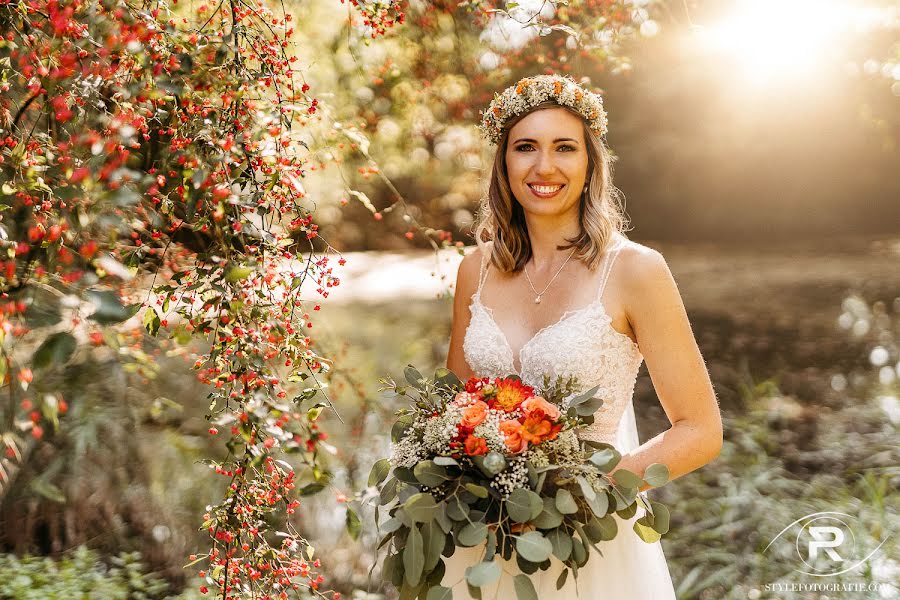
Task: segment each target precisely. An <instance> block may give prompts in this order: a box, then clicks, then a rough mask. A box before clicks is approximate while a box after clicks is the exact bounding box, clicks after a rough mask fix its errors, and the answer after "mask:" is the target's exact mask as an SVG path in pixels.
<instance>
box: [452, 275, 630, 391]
mask: <svg viewBox="0 0 900 600" xmlns="http://www.w3.org/2000/svg"><path fill="white" fill-rule="evenodd" d="M472 303H473V304H477V305H478V306H480V307H481V308H482V309H483V310H484V313H485V314H486V315H487V317H488V321H490V323H491V326H492V327H493V328H494V329H495V330H496V331H497V332H498V333H499V334H500V338H501V339H502V340H503V344H504V346H505V347H506V350H507V351H508V352H509V355H510V362H511V363H512V370H513V373H514V374H516V375H518V376H519V377H521V376H522V353H523V352H524V351H525V348H527V347H528V346H529V345H530V344H531V343H532V342H534V341H535V340H536V339H538V338H539V337H540V336H541V334H543V333H545V332H546V331H549V330H550V329H553V328H554V327H557V326H559V325H561V324H562V323H564V322H565V321H567V320H568V319H570V318H572V317H573V316H575V315H577V314H579V313H582V312H587V311H589V310H590V309H591V308H594V307H595V306H596V307H599V308H600V311H601V313H602V315H603V316H604V317H605V318H606V323H605V327H606V329H607V330H608V331H609V332H610V333H612V335H613V337H614V338H618V339H621V340H623V341H627V342H628V344H629V347H630V349H631V351H632V352H634V353H636V354H637V355H639V356H642V355H641V351H640V348H639V347H638V345H637V344H636V343H635V341H634V340H633V339H631V338H630V337H629V336H627V335H625V334H624V333H622V332H621V331H619V330H618V329H616V328H615V327H613V326H612V317H611V316H610V315H609V313H608V312H606V306H604V304H603V301H602V300H601V299H600V297H596V298H594V300H592V301H591V302H589V303H588V304H586V305H585V306H582V307H581V308H576V309H573V310H567V311H565V312H564V313H563V314H562V315H561V316H560V317H559V319H557V320H556V321H555V322H553V323H550V324H549V325H545V326H543V327H541V328H540V329H538V330H537V331H536V332H535V333H534V335H532V336H531V337H530V338H528V340H527V341H526V342H525V343H524V344H522V347H521V348H519V352H518V354H517V353H516V351H515V350H513V347H512V344H510V343H509V338H508V337H507V336H506V332H504V331H503V329H502V328H501V327H500V325H499V324H498V323H497V320H496V319H495V318H494V309H492V308H490V307H489V306H486V305H485V304H484V303H483V302H482V301H481V290H480V289H479V290H477V291H476V292H475V294H473V295H472ZM469 326H471V323H470V324H469ZM516 358H518V360H519V368H518V369H517V368H516Z"/></svg>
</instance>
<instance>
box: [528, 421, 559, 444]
mask: <svg viewBox="0 0 900 600" xmlns="http://www.w3.org/2000/svg"><path fill="white" fill-rule="evenodd" d="M552 429H553V426H552V425H551V423H550V421H548V420H546V419H543V418H541V417H536V416H528V417H525V422H524V423H522V437H523V438H525V441H526V442H528V443H529V444H540V443H541V442H542V441H543V440H544V438H545V437H547V436H548V435H550V432H551V431H552Z"/></svg>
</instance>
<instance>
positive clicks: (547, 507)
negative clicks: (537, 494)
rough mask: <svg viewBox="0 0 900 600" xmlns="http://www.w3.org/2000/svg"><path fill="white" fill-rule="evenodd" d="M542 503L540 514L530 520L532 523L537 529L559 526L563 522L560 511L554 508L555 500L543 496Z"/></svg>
mask: <svg viewBox="0 0 900 600" xmlns="http://www.w3.org/2000/svg"><path fill="white" fill-rule="evenodd" d="M542 504H543V505H544V507H543V510H541V514H539V515H538V516H537V517H535V518H534V519H533V520H532V523H533V524H534V526H535V527H537V528H538V529H553V528H554V527H559V526H560V525H561V524H562V522H563V516H562V513H561V512H559V511H558V510H557V509H556V502H555V501H554V499H553V498H543V499H542Z"/></svg>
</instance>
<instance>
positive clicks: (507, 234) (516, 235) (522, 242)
mask: <svg viewBox="0 0 900 600" xmlns="http://www.w3.org/2000/svg"><path fill="white" fill-rule="evenodd" d="M547 108H563V109H565V110H567V111H569V112H570V113H572V114H574V115H575V116H577V117H578V118H579V119H581V122H582V127H583V129H584V140H585V145H586V146H587V152H588V169H587V183H586V185H587V192H586V193H584V194H583V195H582V199H581V203H580V205H579V213H578V214H579V219H578V220H579V224H580V226H581V231H580V232H579V234H578V235H577V236H576V237H575V238H574V239H566V242H568V243H567V244H565V245H559V246H557V247H556V249H557V250H568V249H570V248H577V250H575V254H574V255H573V256H574V257H575V258H577V259H578V260H581V261H582V262H583V263H584V264H585V265H587V267H588V268H589V269H591V270H593V269H594V268H595V267H596V266H597V265H598V264H599V263H600V260H601V258H602V256H603V252H604V250H605V249H606V246H607V244H608V243H609V242H610V241H611V240H612V238H613V235H614V234H615V233H616V232H618V233H620V234H624V233H625V231H626V226H627V225H628V222H627V219H626V217H625V213H624V210H623V202H622V194H621V192H620V191H619V190H618V189H617V188H616V187H615V186H614V185H613V184H612V163H613V157H612V156H611V155H610V152H609V149H607V147H606V145H605V144H604V142H603V140H602V139H601V138H600V137H599V136H598V135H597V134H595V133H594V132H593V131H592V130H591V129H590V127H588V124H587V121H585V120H584V117H582V116H581V114H580V113H579V112H578V111H576V110H575V109H573V108H570V107H568V106H563V105H560V104H558V103H557V102H555V101H553V100H547V101H545V102H541V103H540V104H536V105H535V106H534V107H532V108H531V109H530V110H528V111H526V112H524V113H522V114H520V115H517V116H516V117H513V118H511V119H510V120H509V121H508V122H507V123H506V124H505V126H504V128H503V132H502V134H501V136H500V140H499V141H498V143H497V153H496V154H495V155H494V165H493V168H492V169H491V181H490V187H489V189H488V194H487V196H485V197H484V198H482V200H481V206H480V208H479V211H478V218H477V220H476V223H475V226H474V232H475V243H476V244H477V245H478V247H479V248H481V251H482V252H487V251H488V250H487V249H486V245H487V242H490V241H493V242H494V243H493V244H491V246H492V249H491V250H490V253H491V263H492V264H493V265H494V266H495V267H496V268H497V269H499V270H501V271H502V272H504V273H509V272H514V273H517V272H519V271H520V270H521V269H523V268H524V267H525V263H526V262H528V260H529V259H530V258H531V239H530V238H529V237H528V228H527V226H526V223H525V211H524V210H523V209H522V205H521V204H519V202H518V200H516V199H515V196H513V193H512V189H511V187H510V185H509V175H508V173H507V170H506V149H507V144H508V143H509V132H510V130H511V129H512V128H513V127H514V126H515V125H516V123H518V122H519V121H521V120H522V119H524V118H525V117H526V116H528V115H530V114H531V113H533V112H535V111H538V110H544V109H547Z"/></svg>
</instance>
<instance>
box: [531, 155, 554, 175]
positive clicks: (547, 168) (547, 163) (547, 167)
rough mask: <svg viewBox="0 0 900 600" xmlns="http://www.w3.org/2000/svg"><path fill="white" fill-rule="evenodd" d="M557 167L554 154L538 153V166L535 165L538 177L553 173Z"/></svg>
mask: <svg viewBox="0 0 900 600" xmlns="http://www.w3.org/2000/svg"><path fill="white" fill-rule="evenodd" d="M555 170H556V165H555V164H554V162H553V154H552V153H550V152H538V155H537V164H535V165H534V171H535V173H536V174H537V175H543V174H549V173H553V172H554V171H555Z"/></svg>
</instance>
